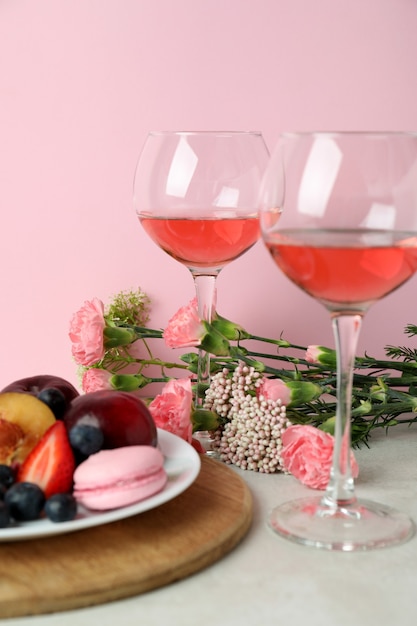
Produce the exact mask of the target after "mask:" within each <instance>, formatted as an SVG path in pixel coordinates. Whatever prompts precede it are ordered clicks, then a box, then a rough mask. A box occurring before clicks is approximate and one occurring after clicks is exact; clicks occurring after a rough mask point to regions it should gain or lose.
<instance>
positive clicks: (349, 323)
mask: <svg viewBox="0 0 417 626" xmlns="http://www.w3.org/2000/svg"><path fill="white" fill-rule="evenodd" d="M332 324H333V333H334V337H335V341H336V351H337V411H336V425H335V439H334V452H333V463H332V470H331V474H330V480H329V484H328V487H327V491H326V495H325V497H324V500H325V502H326V503H327V504H329V505H330V506H333V507H335V506H343V505H345V506H347V505H349V504H351V503H353V502H355V493H354V480H353V477H352V472H351V462H350V454H351V452H350V446H351V428H350V426H351V422H350V420H351V405H352V382H353V369H354V363H355V354H356V348H357V344H358V338H359V333H360V329H361V325H362V316H361V315H358V314H353V313H352V314H347V315H343V314H340V315H334V317H333V319H332Z"/></svg>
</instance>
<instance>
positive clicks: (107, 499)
mask: <svg viewBox="0 0 417 626" xmlns="http://www.w3.org/2000/svg"><path fill="white" fill-rule="evenodd" d="M166 482H167V474H166V471H165V469H164V457H163V455H162V453H161V452H160V451H159V450H158V448H154V447H152V446H126V447H123V448H114V449H112V450H100V452H97V453H96V454H92V455H91V456H89V457H88V459H86V460H85V461H83V462H82V463H80V465H79V466H78V467H77V468H76V470H75V472H74V497H75V498H76V500H77V501H78V502H80V504H83V505H84V506H86V507H87V508H89V509H93V510H96V511H106V510H109V509H117V508H119V507H122V506H127V505H129V504H135V503H136V502H140V501H141V500H144V499H145V498H149V497H150V496H153V495H154V494H156V493H158V492H159V491H161V490H162V489H163V488H164V486H165V484H166Z"/></svg>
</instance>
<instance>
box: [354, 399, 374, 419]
mask: <svg viewBox="0 0 417 626" xmlns="http://www.w3.org/2000/svg"><path fill="white" fill-rule="evenodd" d="M371 413H372V402H371V401H370V400H361V401H360V404H359V406H357V407H355V408H354V409H352V416H355V417H356V416H360V415H370V414H371Z"/></svg>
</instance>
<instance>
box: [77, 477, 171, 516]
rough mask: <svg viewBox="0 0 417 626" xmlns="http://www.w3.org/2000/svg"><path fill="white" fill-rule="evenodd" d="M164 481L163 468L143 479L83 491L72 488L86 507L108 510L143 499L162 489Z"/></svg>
mask: <svg viewBox="0 0 417 626" xmlns="http://www.w3.org/2000/svg"><path fill="white" fill-rule="evenodd" d="M166 482H167V475H166V472H165V470H164V469H160V470H159V471H158V472H156V473H155V474H153V475H152V476H150V477H148V478H146V479H143V480H137V481H134V480H132V481H131V482H130V483H125V484H118V485H117V484H115V485H109V486H108V487H98V488H96V489H86V490H85V491H82V490H81V491H79V490H74V497H75V498H76V500H77V501H78V502H79V503H80V504H83V505H84V506H85V507H87V508H88V509H92V510H95V511H108V510H110V509H118V508H121V507H123V506H128V505H129V504H136V503H137V502H140V501H141V500H145V499H146V498H149V497H150V496H153V495H155V494H156V493H158V492H159V491H162V489H163V488H164V487H165V485H166Z"/></svg>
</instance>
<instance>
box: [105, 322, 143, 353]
mask: <svg viewBox="0 0 417 626" xmlns="http://www.w3.org/2000/svg"><path fill="white" fill-rule="evenodd" d="M103 335H104V347H105V348H106V349H107V350H108V349H110V348H117V347H118V346H128V345H129V344H131V343H133V342H134V341H136V339H137V336H136V333H135V331H134V330H133V329H132V328H124V327H120V326H106V327H105V329H104V331H103Z"/></svg>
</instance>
